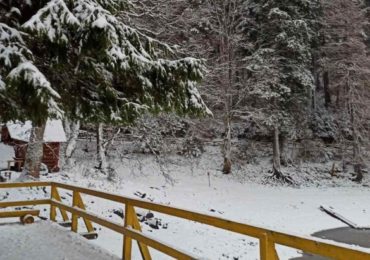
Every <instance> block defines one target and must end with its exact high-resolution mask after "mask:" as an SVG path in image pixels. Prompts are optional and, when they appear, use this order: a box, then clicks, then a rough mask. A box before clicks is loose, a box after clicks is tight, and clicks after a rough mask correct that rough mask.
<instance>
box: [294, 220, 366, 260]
mask: <svg viewBox="0 0 370 260" xmlns="http://www.w3.org/2000/svg"><path fill="white" fill-rule="evenodd" d="M312 236H314V237H318V238H323V239H329V240H334V241H336V242H341V243H345V244H350V245H357V246H361V247H365V248H370V228H369V229H367V228H362V229H354V228H351V227H341V228H334V229H329V230H323V231H319V232H316V233H314V234H312ZM291 260H330V259H329V258H325V257H322V256H316V255H312V254H306V253H305V254H303V256H301V257H297V258H293V259H291Z"/></svg>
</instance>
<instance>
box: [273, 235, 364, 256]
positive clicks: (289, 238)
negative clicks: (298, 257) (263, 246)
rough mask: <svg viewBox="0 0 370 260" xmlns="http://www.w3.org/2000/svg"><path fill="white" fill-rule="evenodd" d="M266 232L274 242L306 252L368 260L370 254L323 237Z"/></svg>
mask: <svg viewBox="0 0 370 260" xmlns="http://www.w3.org/2000/svg"><path fill="white" fill-rule="evenodd" d="M268 233H269V235H270V236H271V237H272V239H273V241H274V242H275V243H276V244H280V245H284V246H288V247H292V248H296V249H300V250H302V251H304V252H307V253H312V254H316V255H320V256H324V257H329V258H331V259H337V260H348V259H361V260H370V254H369V253H368V252H366V251H362V250H361V249H357V250H356V249H353V248H352V247H351V246H350V245H346V244H341V243H336V244H334V243H331V242H328V241H326V240H324V239H317V238H315V239H313V238H310V237H306V238H305V237H301V236H294V235H289V234H284V233H280V232H273V231H269V232H268Z"/></svg>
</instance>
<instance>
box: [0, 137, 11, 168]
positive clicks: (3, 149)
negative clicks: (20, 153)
mask: <svg viewBox="0 0 370 260" xmlns="http://www.w3.org/2000/svg"><path fill="white" fill-rule="evenodd" d="M13 156H14V150H13V147H11V146H9V145H5V144H3V143H0V169H6V167H8V162H7V161H8V160H11V159H12V158H13Z"/></svg>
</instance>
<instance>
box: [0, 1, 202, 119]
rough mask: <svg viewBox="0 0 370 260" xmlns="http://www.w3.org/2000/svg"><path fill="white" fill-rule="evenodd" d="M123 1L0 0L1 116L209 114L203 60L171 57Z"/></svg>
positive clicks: (83, 116) (105, 117)
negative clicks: (131, 19) (127, 15)
mask: <svg viewBox="0 0 370 260" xmlns="http://www.w3.org/2000/svg"><path fill="white" fill-rule="evenodd" d="M130 4H131V3H130V2H129V1H128V0H73V1H72V0H49V1H46V0H44V1H36V2H35V1H22V0H0V99H1V100H4V102H1V103H2V104H5V103H6V109H5V110H3V111H2V116H3V117H5V118H6V119H21V120H26V119H29V120H32V121H33V122H35V123H42V122H45V120H46V119H47V118H48V117H62V116H63V115H64V116H67V117H70V118H77V119H82V120H84V121H99V122H117V121H118V122H132V121H133V120H134V119H135V118H136V117H137V116H139V115H140V114H142V113H144V112H161V111H175V112H177V113H179V114H187V113H195V114H205V113H209V111H208V109H207V108H206V106H205V104H204V103H203V101H202V99H201V97H200V94H199V92H198V90H197V88H196V85H197V82H198V81H199V80H200V79H201V78H202V77H203V75H202V73H203V70H204V67H203V62H202V61H201V60H198V59H194V58H181V59H178V58H176V56H175V54H174V53H173V52H172V50H171V49H170V48H169V47H168V46H167V45H166V44H163V43H161V42H158V41H156V40H154V39H152V38H150V37H147V36H145V35H143V34H142V33H141V32H140V31H138V30H136V29H135V28H133V27H132V26H130V25H129V24H128V23H125V19H124V18H123V15H121V14H122V12H125V11H127V10H128V8H129V7H130Z"/></svg>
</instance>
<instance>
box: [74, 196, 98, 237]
mask: <svg viewBox="0 0 370 260" xmlns="http://www.w3.org/2000/svg"><path fill="white" fill-rule="evenodd" d="M75 196H76V203H77V206H78V207H79V208H80V209H83V210H86V207H85V205H84V203H83V201H82V198H81V195H80V193H79V192H76V195H75ZM83 221H84V223H85V226H86V229H87V232H94V227H93V225H92V223H91V221H90V220H88V219H86V218H83Z"/></svg>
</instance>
